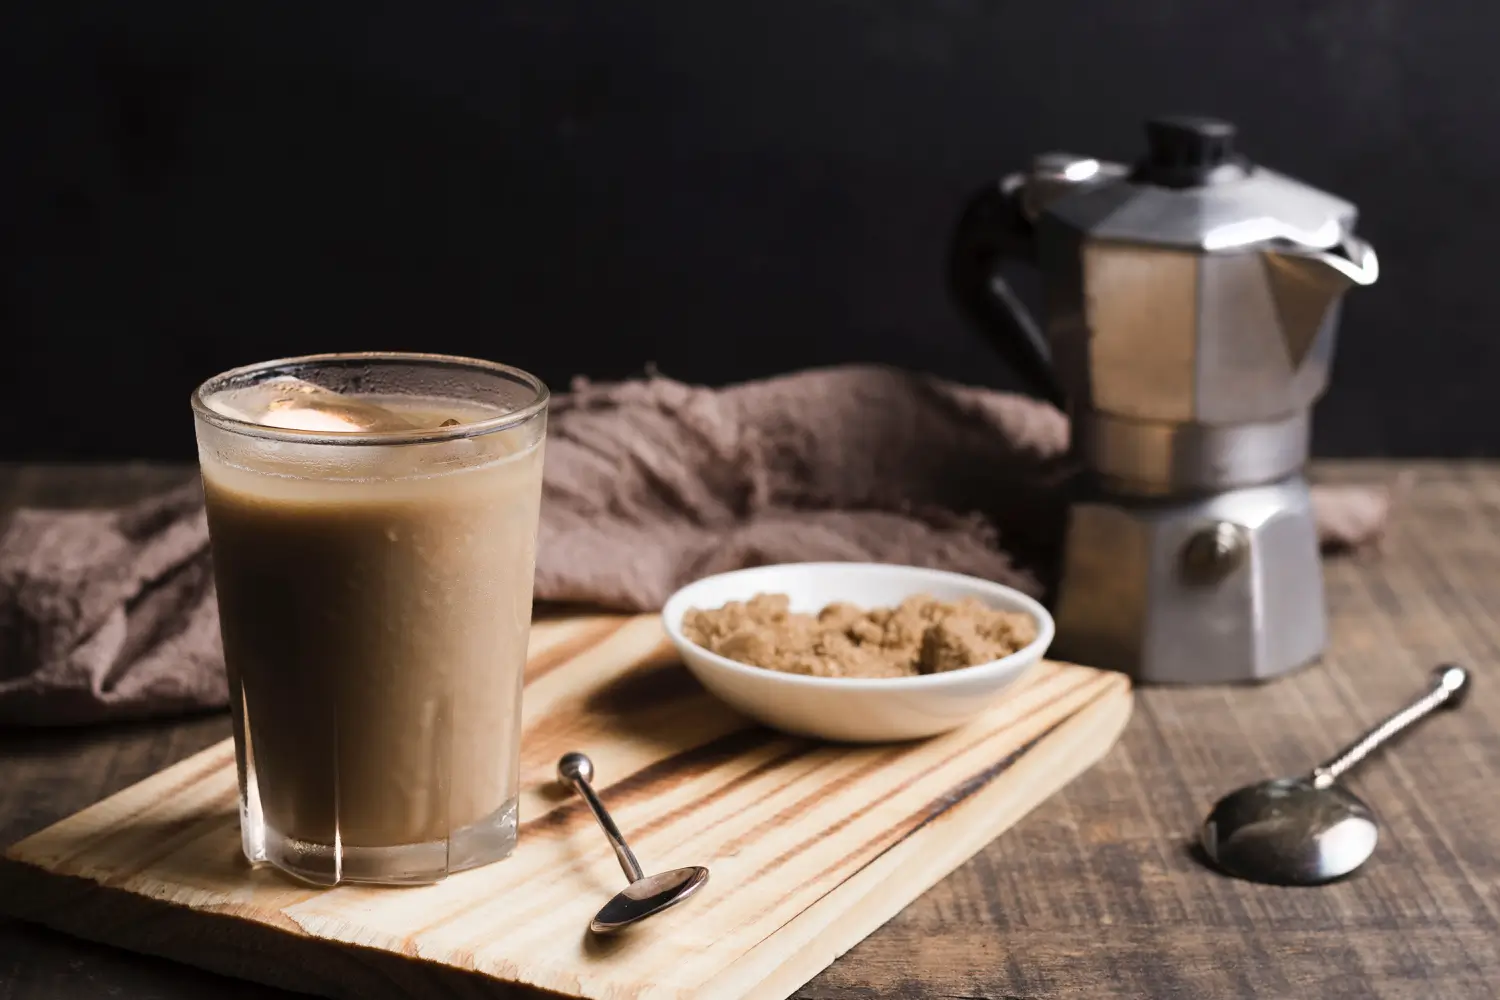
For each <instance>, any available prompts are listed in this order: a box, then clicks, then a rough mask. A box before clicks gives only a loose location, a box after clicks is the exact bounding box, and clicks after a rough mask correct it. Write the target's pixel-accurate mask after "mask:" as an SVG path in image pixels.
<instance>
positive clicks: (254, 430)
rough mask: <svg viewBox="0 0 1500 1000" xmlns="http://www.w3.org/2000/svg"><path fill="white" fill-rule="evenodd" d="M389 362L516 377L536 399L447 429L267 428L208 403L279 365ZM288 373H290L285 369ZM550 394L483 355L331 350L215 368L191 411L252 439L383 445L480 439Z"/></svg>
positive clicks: (532, 412) (527, 413)
mask: <svg viewBox="0 0 1500 1000" xmlns="http://www.w3.org/2000/svg"><path fill="white" fill-rule="evenodd" d="M361 361H363V362H370V363H377V364H378V363H391V364H409V365H416V366H422V365H426V366H430V367H440V366H443V365H447V366H451V367H457V368H469V369H473V370H478V371H484V372H489V373H491V374H495V375H506V376H510V377H511V378H512V379H514V380H515V381H517V382H519V383H521V384H522V385H523V386H525V387H527V388H529V389H531V390H532V392H533V393H535V395H536V398H535V399H533V400H532V401H531V402H529V403H527V404H526V405H525V406H522V407H520V408H518V409H515V410H510V411H507V412H505V413H501V414H498V415H496V416H493V417H489V418H486V419H484V420H476V421H474V422H473V423H467V424H455V425H454V426H452V427H430V428H418V429H414V430H409V431H307V430H298V429H297V428H293V427H268V426H266V425H265V424H258V423H255V422H254V421H250V420H240V419H238V418H236V417H230V416H226V415H225V414H223V413H220V412H219V411H217V410H215V409H214V408H213V407H211V406H209V405H208V396H209V395H210V394H211V392H216V391H218V390H219V389H220V388H223V387H225V386H226V385H227V383H229V382H231V381H233V380H235V379H241V378H245V377H247V376H252V375H255V374H257V373H260V372H267V371H274V370H276V369H280V368H286V369H295V368H298V367H303V368H305V367H309V366H312V365H318V364H329V363H331V362H337V363H349V362H353V363H358V362H361ZM287 374H292V372H291V371H288V372H287ZM551 398H552V393H551V391H550V390H549V389H548V388H547V384H546V383H545V382H543V381H542V380H541V379H540V378H538V377H537V376H535V375H533V374H531V373H530V372H528V371H525V370H523V369H520V368H516V367H514V366H512V365H503V364H501V363H499V362H498V361H485V360H483V359H482V358H467V357H463V356H460V355H455V354H428V353H424V352H420V351H353V352H332V353H328V354H303V355H299V356H297V357H290V358H277V359H275V360H273V361H257V362H255V363H254V364H249V365H241V366H240V367H238V368H231V369H229V370H228V371H223V372H220V373H219V374H217V375H214V376H212V377H210V378H207V379H205V380H204V381H203V382H202V383H201V384H200V385H199V386H198V388H196V389H194V390H193V399H192V402H193V414H194V415H195V416H196V417H197V418H198V419H200V420H202V421H203V422H204V423H206V424H209V425H210V426H213V427H216V428H218V429H220V430H224V431H230V432H232V433H235V434H242V435H245V436H247V437H256V438H261V439H264V440H268V441H287V442H296V443H300V444H317V445H324V444H326V445H344V446H353V445H364V446H368V445H385V444H429V443H433V442H442V441H458V440H462V439H463V438H471V437H480V436H482V435H484V434H491V433H493V432H495V431H499V430H505V429H507V428H511V427H517V426H520V425H521V424H524V423H526V422H528V421H530V420H531V419H533V418H534V417H536V416H537V415H538V414H539V413H541V412H542V411H544V410H545V409H546V408H547V403H548V402H549V401H550V400H551Z"/></svg>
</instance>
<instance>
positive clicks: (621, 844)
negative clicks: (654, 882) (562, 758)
mask: <svg viewBox="0 0 1500 1000" xmlns="http://www.w3.org/2000/svg"><path fill="white" fill-rule="evenodd" d="M568 782H569V783H570V784H571V785H572V786H573V788H574V789H575V790H576V791H577V792H578V794H579V795H582V796H583V801H585V802H587V803H588V806H589V811H590V812H592V813H593V814H594V818H595V819H596V820H598V821H599V827H600V829H602V830H603V831H604V835H605V836H606V837H608V838H609V846H610V847H613V848H614V849H615V857H616V858H618V859H619V861H620V868H621V869H622V870H623V871H624V872H625V877H626V878H628V879H630V881H632V882H639V881H640V880H641V879H643V878H645V877H646V873H645V872H643V871H641V863H640V862H639V861H637V860H636V859H635V854H633V853H632V852H631V850H630V845H629V844H627V843H625V837H624V835H623V834H621V833H620V828H619V827H618V826H615V821H614V819H613V817H611V816H610V815H609V810H608V809H606V808H604V803H603V802H600V801H599V796H597V795H595V794H594V786H593V785H591V784H589V782H588V779H587V778H585V777H584V776H583V775H581V774H570V775H568Z"/></svg>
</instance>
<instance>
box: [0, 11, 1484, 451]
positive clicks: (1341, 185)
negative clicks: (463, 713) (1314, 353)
mask: <svg viewBox="0 0 1500 1000" xmlns="http://www.w3.org/2000/svg"><path fill="white" fill-rule="evenodd" d="M1497 30H1500V13H1497V12H1496V9H1495V8H1493V7H1492V6H1491V5H1487V4H1478V3H1469V4H1453V3H1429V4H1418V3H1402V2H1399V0H1307V2H1299V3H1292V2H1283V0H1268V2H1263V3H1254V4H1249V3H1240V2H1235V3H1228V2H1219V3H1205V2H1202V0H1138V2H1131V3H1120V2H1117V0H1090V2H1082V0H1073V2H1059V0H1051V2H1048V3H1016V2H1010V0H988V2H985V0H921V2H915V0H760V2H756V3H738V4H729V3H715V2H703V0H645V2H638V3H620V2H616V0H609V2H605V0H485V2H470V3H426V4H405V5H369V4H363V3H349V2H331V0H318V2H296V3H289V2H257V3H234V4H215V3H194V2H189V0H134V2H132V3H129V4H116V3H108V4H106V3H98V4H82V3H75V2H66V0H56V2H50V3H44V2H36V0H33V2H26V3H21V4H12V5H6V6H5V10H4V13H0V93H3V95H4V96H3V98H0V336H3V351H0V458H12V459H15V458H41V457H50V458H64V457H125V456H142V457H146V456H167V457H172V456H175V457H188V456H190V455H191V447H192V439H191V427H190V423H191V421H190V419H189V416H188V410H187V404H186V397H187V394H188V392H189V391H190V389H191V388H192V386H193V385H194V384H195V383H196V382H197V381H198V380H200V379H201V378H203V377H205V376H207V375H210V374H212V373H214V372H215V371H218V370H221V369H223V368H226V367H230V366H233V365H236V364H240V363H245V362H249V361H255V360H261V359H263V358H266V357H272V356H281V355H286V354H293V353H305V352H310V351H321V350H349V349H396V348H400V349H420V350H434V351H447V352H456V353H466V354H479V355H483V356H487V357H493V358H496V359H500V360H506V361H509V362H512V363H514V364H519V365H522V366H524V367H527V368H530V369H532V370H534V371H536V372H538V374H540V375H542V376H543V377H544V378H546V379H547V380H549V381H550V382H552V383H553V384H554V385H557V386H562V385H563V384H565V383H566V381H567V379H568V378H569V377H570V376H572V375H574V374H575V373H587V374H589V375H592V376H597V377H605V378H607V377H618V376H624V375H629V374H632V373H635V372H637V371H639V370H640V369H641V368H642V367H643V366H644V365H645V364H646V363H648V362H655V363H656V364H658V365H659V366H660V368H661V369H662V370H663V371H664V372H665V373H666V374H669V375H674V376H676V377H679V378H684V379H688V380H695V381H706V382H710V383H720V382H725V381H731V380H736V379H740V378H746V377H751V376H757V375H764V374H769V373H773V372H778V371H785V370H789V369H792V368H796V367H800V366H805V365H812V364H825V363H832V362H840V361H851V360H864V361H882V362H889V363H894V364H899V365H904V366H908V367H913V368H920V369H925V370H928V371H933V372H937V373H939V374H943V375H948V376H953V377H959V378H963V379H966V380H969V381H973V382H982V383H990V384H996V385H1004V384H1007V378H1006V373H1005V371H1004V369H1003V367H1002V366H1001V364H1000V363H999V361H998V360H997V359H995V358H994V357H993V356H992V355H991V353H990V351H989V350H988V349H987V348H986V347H985V345H984V344H983V342H982V341H981V340H980V339H979V338H978V337H977V336H976V335H975V334H974V333H973V332H971V331H970V330H968V329H967V328H966V327H965V326H964V324H963V323H962V322H961V321H960V319H959V318H958V317H957V316H956V315H955V313H954V311H953V309H952V308H951V306H950V304H949V302H948V301H947V299H946V298H945V293H944V290H943V286H942V271H941V262H942V257H943V252H944V248H945V243H946V239H947V236H948V232H949V229H950V226H951V224H952V221H953V216H954V213H955V212H956V210H957V208H958V206H959V204H960V203H961V201H962V199H963V198H964V197H965V196H966V195H967V193H968V192H970V191H971V190H972V189H973V188H974V187H975V186H976V184H978V183H979V182H981V181H983V180H986V179H988V178H989V177H991V176H994V175H998V174H999V173H1001V172H1003V171H1005V170H1007V169H1010V168H1013V167H1016V166H1019V165H1021V164H1022V163H1023V162H1024V161H1025V159H1026V158H1027V157H1028V156H1029V154H1031V153H1033V152H1036V151H1039V150H1042V149H1046V148H1056V147H1062V148H1067V149H1071V150H1078V151H1085V152H1091V153H1095V154H1098V155H1103V156H1109V157H1113V158H1121V159H1129V158H1133V157H1134V156H1135V155H1136V153H1137V151H1138V149H1139V122H1140V119H1141V118H1142V117H1143V116H1145V115H1148V114H1152V113H1158V112H1163V111H1169V112H1175V111H1188V112H1200V113H1212V114H1218V115H1222V116H1226V117H1229V118H1232V119H1233V120H1235V121H1236V122H1237V123H1238V124H1239V125H1240V128H1241V136H1242V144H1243V145H1244V146H1245V147H1246V148H1247V149H1248V151H1249V152H1250V153H1251V154H1252V155H1253V156H1255V157H1256V158H1258V159H1259V160H1261V161H1262V162H1265V163H1267V164H1268V165H1272V166H1274V167H1276V168H1279V169H1281V170H1283V171H1285V172H1288V173H1291V174H1293V175H1295V176H1299V177H1301V178H1303V179H1305V180H1308V181H1310V182H1312V183H1314V184H1317V185H1319V186H1322V187H1325V188H1327V189H1330V190H1333V191H1336V192H1338V193H1340V194H1343V195H1345V196H1346V197H1349V198H1350V199H1352V200H1354V201H1355V202H1357V203H1358V204H1359V205H1360V207H1361V209H1362V211H1363V221H1362V226H1361V228H1362V232H1363V233H1364V234H1365V235H1366V236H1367V237H1368V238H1369V239H1370V240H1371V241H1372V242H1373V243H1374V244H1375V246H1376V247H1377V249H1378V250H1379V252H1380V254H1381V258H1382V269H1383V276H1382V279H1381V281H1380V283H1379V284H1378V285H1376V286H1375V287H1373V288H1371V289H1367V290H1359V291H1356V292H1355V293H1353V294H1352V295H1351V297H1350V300H1349V302H1348V307H1347V311H1346V314H1345V325H1344V332H1343V338H1342V342H1341V347H1340V355H1339V357H1338V359H1337V362H1336V366H1335V373H1334V374H1335V385H1334V388H1333V390H1332V392H1331V393H1330V395H1329V397H1328V398H1327V400H1326V401H1325V403H1324V404H1323V405H1322V406H1321V408H1320V411H1319V414H1318V421H1317V425H1316V426H1317V431H1316V447H1317V449H1318V451H1319V452H1321V453H1323V454H1401V455H1411V454H1433V455H1438V454H1442V455H1453V454H1475V453H1490V454H1495V453H1500V418H1497V416H1496V404H1495V401H1494V393H1493V391H1492V389H1491V380H1492V378H1493V376H1494V375H1495V373H1496V371H1497V367H1496V363H1497V361H1500V338H1497V335H1496V332H1497V329H1500V296H1497V294H1496V292H1497V287H1500V285H1497V282H1496V280H1495V278H1494V277H1493V269H1494V267H1495V262H1494V250H1493V232H1494V223H1495V221H1496V209H1497V207H1500V206H1497V193H1496V192H1497V190H1500V186H1497V185H1500V180H1497V179H1500V128H1497V127H1496V125H1497V123H1500V113H1497V112H1500V84H1497V83H1496V80H1497V79H1500V77H1497V75H1496V74H1497V67H1500V56H1497V50H1496V41H1497ZM100 399H105V400H108V401H110V403H111V404H112V405H118V406H120V407H122V408H123V412H124V413H126V414H128V417H125V418H119V417H115V418H110V419H102V418H101V416H100V408H99V407H98V405H97V402H96V401H97V400H100ZM117 412H120V411H117Z"/></svg>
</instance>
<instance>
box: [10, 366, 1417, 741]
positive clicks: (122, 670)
mask: <svg viewBox="0 0 1500 1000" xmlns="http://www.w3.org/2000/svg"><path fill="white" fill-rule="evenodd" d="M1067 439H1068V427H1067V420H1066V418H1065V417H1064V416H1063V415H1062V414H1061V413H1059V412H1058V411H1057V410H1056V409H1054V408H1052V407H1050V406H1048V405H1046V404H1044V403H1040V402H1037V401H1035V400H1032V399H1029V398H1026V397H1022V396H1016V395H1010V394H1006V393H1000V392H994V391H991V390H984V389H974V388H968V387H965V386H960V385H954V384H952V383H948V382H943V381H940V380H937V379H934V378H930V377H926V376H921V375H914V374H910V373H905V372H900V371H894V370H890V369H885V368H877V367H848V368H833V369H822V370H815V371H809V372H804V373H800V374H796V375H789V376H784V377H781V378H774V379H769V380H765V381H759V382H750V383H745V384H742V385H738V386H733V387H730V388H727V389H720V390H712V389H704V388H697V387H692V386H688V385H683V384H682V383H680V382H674V381H672V380H670V379H667V378H661V377H656V376H653V377H650V378H647V379H643V380H640V381H634V382H626V383H621V384H617V385H609V386H594V385H590V384H588V383H587V382H579V383H577V384H576V385H575V386H574V387H573V392H572V393H570V394H568V395H564V396H560V397H558V398H557V399H556V400H555V402H554V404H553V408H552V420H551V427H550V430H549V435H548V443H547V465H546V480H545V485H544V493H543V505H542V525H541V541H540V546H539V553H538V565H537V574H536V593H537V598H538V600H539V601H545V602H566V603H579V604H589V605H594V606H598V607H603V608H608V609H612V610H619V611H649V610H653V609H656V608H659V607H660V606H661V604H662V602H663V601H664V600H665V599H666V597H667V596H668V595H669V594H670V593H671V592H672V591H673V590H675V589H676V588H677V587H679V586H681V585H683V584H685V583H687V582H689V581H690V580H693V579H696V578H697V577H700V576H704V575H706V574H710V573H716V572H721V571H723V570H728V569H732V568H735V567H740V566H750V565H758V564H765V563H775V562H797V561H802V562H805V561H812V560H836V561H848V560H861V561H873V562H890V563H909V564H915V565H920V566H935V567H941V568H944V569H951V570H957V571H959V572H963V573H970V574H974V575H977V576H982V577H986V578H988V579H992V580H999V581H1002V582H1005V583H1008V584H1010V585H1012V586H1016V587H1019V588H1021V589H1023V590H1026V591H1028V592H1030V593H1033V594H1040V593H1044V592H1045V588H1046V584H1047V582H1048V577H1049V575H1050V572H1051V567H1052V566H1053V565H1054V563H1055V559H1056V554H1057V546H1058V542H1059V540H1060V536H1061V530H1062V525H1063V520H1062V515H1063V511H1064V508H1065V504H1064V498H1065V492H1064V491H1065V489H1066V486H1067V482H1068V480H1069V478H1070V468H1069V462H1068V459H1067V457H1066V450H1067ZM1314 505H1315V508H1316V511H1317V517H1318V525H1319V530H1320V532H1321V536H1322V539H1323V541H1324V543H1325V545H1327V546H1335V547H1337V546H1352V545H1359V544H1362V543H1365V542H1368V541H1373V540H1374V539H1376V538H1377V537H1378V535H1379V533H1380V531H1381V529H1382V527H1383V525H1384V522H1385V518H1386V513H1387V502H1386V499H1385V497H1384V495H1383V494H1382V493H1380V492H1378V491H1371V490H1357V489H1356V490H1349V489H1344V490H1335V489H1332V488H1326V487H1324V488H1318V489H1316V490H1315V491H1314ZM226 701H227V692H226V686H225V681H224V670H223V660H222V653H221V652H220V648H219V639H218V620H217V613H216V608H215V605H214V596H213V582H212V574H211V571H210V566H209V556H208V532H207V527H206V524H205V520H204V516H203V506H202V494H201V492H200V489H199V487H198V484H197V483H196V482H193V483H189V484H187V485H185V486H183V487H182V488H180V489H177V490H174V491H172V492H171V493H169V494H167V495H164V496H160V497H155V498H152V499H150V500H147V501H145V502H143V503H140V504H136V505H133V506H130V507H127V508H123V509H118V510H89V511H66V512H64V511H36V510H31V511H21V512H18V513H17V514H16V515H15V516H14V518H12V520H11V522H10V524H9V526H8V528H7V529H6V531H5V534H4V535H3V536H0V724H8V725H62V724H78V723H87V722H97V721H102V720H107V719H123V718H139V717H146V716H159V715H168V714H174V713H179V712H184V711H191V710H198V709H207V708H217V707H221V706H223V705H224V704H225V703H226Z"/></svg>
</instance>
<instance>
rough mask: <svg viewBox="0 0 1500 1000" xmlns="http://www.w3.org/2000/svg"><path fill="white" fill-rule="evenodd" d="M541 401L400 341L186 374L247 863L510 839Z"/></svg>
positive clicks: (301, 868)
mask: <svg viewBox="0 0 1500 1000" xmlns="http://www.w3.org/2000/svg"><path fill="white" fill-rule="evenodd" d="M547 399H548V393H547V388H546V386H544V385H543V384H542V383H541V381H540V380H538V379H537V378H535V377H534V376H531V375H528V374H527V373H525V372H523V371H520V370H518V369H516V368H510V367H507V366H505V365H500V364H493V363H490V362H487V361H477V360H471V359H466V358H451V357H444V356H440V355H428V354H397V353H379V354H328V355H316V356H309V357H302V358H292V359H287V360H281V361H271V362H266V363H263V364H257V365H251V366H249V367H245V368H238V369H235V370H233V371H230V372H226V373H224V374H222V375H218V376H215V377H214V378H211V379H209V380H208V381H207V382H205V383H204V384H203V385H202V386H200V387H199V388H198V389H197V391H196V392H195V393H194V395H193V412H194V417H195V423H196V429H197V438H198V453H199V461H200V465H201V469H202V475H203V485H204V492H205V496H206V504H207V511H208V527H209V538H210V545H211V548H212V551H213V562H214V580H215V584H216V587H217V591H218V605H219V624H220V633H221V635H222V637H223V641H224V658H225V662H226V664H227V666H228V673H229V689H230V697H231V708H232V711H233V717H234V746H235V760H236V763H237V768H238V772H239V794H240V832H241V840H242V845H243V848H244V852H245V856H246V857H247V858H249V859H250V860H251V861H252V862H269V863H270V864H272V865H275V866H276V867H278V868H280V869H282V870H284V871H286V872H288V873H290V874H292V875H295V876H297V877H299V878H302V879H304V880H306V881H309V882H312V883H316V884H320V885H333V884H337V883H339V882H344V881H353V882H375V883H421V882H432V881H436V880H439V879H441V878H443V877H445V876H446V875H448V874H449V873H451V872H456V871H461V870H464V869H467V868H472V867H474V866H477V865H482V864H487V863H489V862H493V861H497V860H499V859H501V858H504V857H505V856H506V855H508V854H509V853H510V852H511V850H512V849H513V848H514V846H515V841H516V798H517V792H518V785H519V753H518V752H519V746H520V725H521V686H522V673H523V669H524V666H525V661H526V645H527V640H528V633H529V630H530V624H531V603H532V576H533V571H534V567H535V554H536V537H537V524H538V508H539V505H540V502H541V487H542V456H543V447H544V437H545V430H546V419H547Z"/></svg>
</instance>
